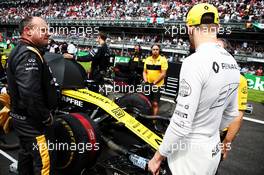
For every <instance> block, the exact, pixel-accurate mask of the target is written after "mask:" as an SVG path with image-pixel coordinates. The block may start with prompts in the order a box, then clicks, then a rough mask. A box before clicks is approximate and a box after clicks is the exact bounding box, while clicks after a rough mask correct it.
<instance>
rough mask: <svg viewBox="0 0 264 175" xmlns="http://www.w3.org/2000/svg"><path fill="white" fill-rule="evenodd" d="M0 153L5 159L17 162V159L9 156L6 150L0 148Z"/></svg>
mask: <svg viewBox="0 0 264 175" xmlns="http://www.w3.org/2000/svg"><path fill="white" fill-rule="evenodd" d="M0 154H2V155H3V156H4V157H6V158H7V159H9V160H10V161H11V162H13V163H17V160H16V159H14V158H13V157H11V156H10V155H9V154H7V153H6V152H4V151H3V150H1V149H0Z"/></svg>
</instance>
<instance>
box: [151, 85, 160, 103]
mask: <svg viewBox="0 0 264 175" xmlns="http://www.w3.org/2000/svg"><path fill="white" fill-rule="evenodd" d="M160 90H161V88H160V87H159V88H157V89H155V90H151V91H150V94H149V95H148V97H149V100H150V101H151V102H158V103H159V101H160V97H161V93H160Z"/></svg>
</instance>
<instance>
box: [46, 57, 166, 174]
mask: <svg viewBox="0 0 264 175" xmlns="http://www.w3.org/2000/svg"><path fill="white" fill-rule="evenodd" d="M45 59H46V60H47V63H48V64H49V66H50V67H51V70H52V72H53V76H54V78H56V82H57V83H58V90H59V91H60V97H59V107H58V110H57V111H56V122H55V133H56V136H55V138H56V143H55V145H57V146H58V145H63V144H64V145H67V146H68V147H67V146H65V147H67V149H62V148H61V147H60V148H59V149H56V150H57V161H56V162H57V165H56V167H57V168H58V170H59V174H65V175H67V174H85V173H88V174H91V172H93V173H92V174H115V173H117V174H146V172H147V169H146V168H147V162H148V159H149V158H151V157H152V156H153V154H154V152H155V150H157V149H158V147H159V145H160V144H161V142H162V135H163V134H164V132H165V129H166V127H167V125H168V124H169V118H166V117H162V116H159V117H155V118H154V117H153V116H151V114H152V107H151V103H150V101H149V100H148V98H147V97H146V96H145V95H144V94H142V93H131V94H125V95H123V96H121V97H119V98H115V99H110V98H108V97H106V96H104V95H102V94H100V93H99V92H98V90H99V89H102V87H98V86H100V85H98V84H96V83H95V82H92V81H88V80H86V74H85V71H84V70H83V68H82V67H81V66H80V65H79V64H78V63H76V62H74V61H69V60H66V59H64V58H63V57H62V56H61V55H58V54H51V53H47V54H46V55H45ZM92 90H94V91H92ZM96 91H97V92H96ZM154 120H155V121H154ZM157 124H158V125H159V126H162V127H156V125H157ZM149 128H151V129H149ZM157 128H159V129H157ZM160 128H163V129H160ZM99 167H101V168H99ZM98 169H101V170H102V169H104V170H105V172H104V173H103V172H97V171H98ZM161 174H169V170H168V168H167V166H166V165H164V166H163V168H162V171H161Z"/></svg>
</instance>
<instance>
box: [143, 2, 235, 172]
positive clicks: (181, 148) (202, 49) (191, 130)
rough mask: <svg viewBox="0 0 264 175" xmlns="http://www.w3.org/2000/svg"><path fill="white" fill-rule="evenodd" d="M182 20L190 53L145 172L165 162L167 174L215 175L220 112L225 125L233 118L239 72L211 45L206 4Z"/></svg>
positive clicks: (213, 26)
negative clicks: (192, 49)
mask: <svg viewBox="0 0 264 175" xmlns="http://www.w3.org/2000/svg"><path fill="white" fill-rule="evenodd" d="M186 22H187V28H188V34H189V38H190V43H191V46H192V47H195V49H196V52H195V53H194V54H192V55H190V56H189V57H187V58H186V59H185V60H184V62H183V63H182V68H181V72H180V84H179V92H178V97H177V105H176V108H175V111H174V114H173V116H172V118H171V121H170V124H169V126H168V128H167V130H166V133H165V135H164V138H163V142H162V144H161V145H160V147H159V150H158V151H157V152H156V153H155V155H154V156H153V158H152V159H151V160H150V161H149V164H148V168H149V170H150V171H151V172H152V174H155V175H157V174H159V169H160V165H161V162H162V160H164V159H165V158H167V160H168V165H169V167H170V170H171V172H172V174H173V175H178V174H180V175H190V174H193V175H196V174H197V175H205V174H206V175H213V174H215V172H216V170H217V167H218V164H219V161H220V149H221V148H219V147H220V146H221V145H220V136H219V135H220V134H219V127H220V124H221V120H222V117H223V114H224V115H225V116H229V120H228V122H231V121H232V120H233V119H234V118H235V117H236V116H238V105H237V104H238V102H237V88H238V84H239V69H238V65H237V63H236V61H235V59H234V58H233V57H232V55H230V54H229V53H228V52H227V51H226V50H225V49H224V48H222V47H220V46H219V45H218V44H217V30H218V25H219V16H218V11H217V8H216V7H214V6H213V5H210V4H208V3H201V4H197V5H194V6H193V7H192V8H191V9H190V10H189V12H188V14H187V21H186ZM190 70H192V72H191V73H190ZM228 122H227V125H226V126H228V124H229V123H228Z"/></svg>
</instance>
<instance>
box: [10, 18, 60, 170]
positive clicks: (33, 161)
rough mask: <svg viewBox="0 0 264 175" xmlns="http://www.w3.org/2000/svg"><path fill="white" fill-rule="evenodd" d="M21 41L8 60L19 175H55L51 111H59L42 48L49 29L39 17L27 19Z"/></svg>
mask: <svg viewBox="0 0 264 175" xmlns="http://www.w3.org/2000/svg"><path fill="white" fill-rule="evenodd" d="M20 33H21V40H20V42H19V43H18V45H17V46H16V47H15V48H14V49H13V50H12V52H11V54H10V57H9V59H8V67H7V77H8V91H9V95H10V97H11V112H10V115H11V117H12V118H13V126H14V129H15V131H16V133H17V135H18V138H19V141H20V146H21V151H20V152H19V155H18V172H19V175H35V174H38V175H40V174H45V175H54V172H53V160H54V159H53V158H54V157H53V155H52V152H51V150H49V149H48V147H47V146H48V145H47V142H48V139H52V129H51V126H52V123H53V116H52V113H51V111H52V109H54V108H55V107H56V101H57V98H56V88H55V82H54V81H53V78H52V75H51V72H50V69H49V67H48V65H47V64H46V62H45V60H44V59H43V52H41V48H45V46H47V44H48V39H49V35H48V25H47V23H46V22H45V21H44V20H43V19H42V18H40V17H26V18H25V19H23V20H22V21H21V23H20Z"/></svg>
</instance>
